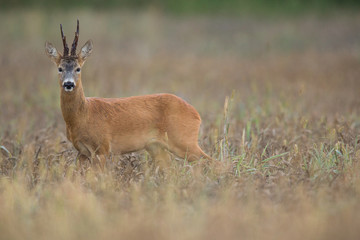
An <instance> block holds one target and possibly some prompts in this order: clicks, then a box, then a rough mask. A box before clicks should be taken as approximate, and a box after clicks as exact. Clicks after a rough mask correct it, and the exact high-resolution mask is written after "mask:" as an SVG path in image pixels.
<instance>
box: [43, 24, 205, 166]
mask: <svg viewBox="0 0 360 240" xmlns="http://www.w3.org/2000/svg"><path fill="white" fill-rule="evenodd" d="M60 30H61V37H62V42H63V45H64V53H63V54H62V55H61V54H60V53H59V52H58V51H57V50H56V48H55V47H54V46H53V45H52V44H51V43H49V42H46V43H45V50H46V54H47V56H48V57H49V58H50V59H51V60H52V61H53V62H54V63H55V64H56V66H57V68H58V76H59V80H60V81H59V84H60V89H61V97H60V101H61V110H62V114H63V117H64V120H65V123H66V136H67V138H68V139H69V140H70V141H71V142H72V143H73V145H74V147H75V148H76V149H77V150H78V151H79V158H80V161H81V162H83V161H84V160H87V159H89V160H90V161H91V162H92V161H93V159H95V157H97V160H98V161H99V164H100V167H101V168H102V169H103V168H104V164H105V162H106V157H107V156H109V154H112V153H114V154H123V153H128V152H133V151H137V150H141V149H146V150H147V151H148V152H149V154H150V156H151V157H152V158H153V159H156V160H158V159H164V157H165V158H169V156H168V152H167V151H170V152H172V153H173V154H175V155H176V156H178V157H181V158H186V159H187V160H188V161H193V160H197V159H200V158H201V157H204V158H206V159H208V160H211V157H209V156H208V155H207V154H205V153H204V152H203V151H202V150H201V148H200V147H199V145H198V133H199V127H200V123H201V119H200V116H199V114H198V112H197V111H196V110H195V109H194V107H192V106H191V105H190V104H188V103H186V102H185V101H184V100H182V99H181V98H179V97H177V96H175V95H171V94H153V95H145V96H136V97H128V98H97V97H88V98H86V97H85V96H84V91H83V87H82V82H81V68H82V66H83V65H84V62H85V60H86V59H87V58H88V57H89V56H90V54H91V52H92V49H93V44H92V42H91V40H89V41H87V42H86V43H85V45H84V46H83V47H82V48H81V51H80V52H79V53H78V54H77V53H76V46H77V43H78V40H79V20H78V21H77V30H76V32H75V38H74V41H73V43H72V47H71V52H70V54H69V48H68V45H67V43H66V37H65V36H64V33H63V31H62V25H61V24H60ZM98 157H99V158H98Z"/></svg>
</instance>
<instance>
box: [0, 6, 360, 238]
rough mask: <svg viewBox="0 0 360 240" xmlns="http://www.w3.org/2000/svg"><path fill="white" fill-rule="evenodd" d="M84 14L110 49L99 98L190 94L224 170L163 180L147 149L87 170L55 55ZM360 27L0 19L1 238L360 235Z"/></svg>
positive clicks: (94, 77) (91, 70)
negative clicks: (53, 49) (79, 163)
mask: <svg viewBox="0 0 360 240" xmlns="http://www.w3.org/2000/svg"><path fill="white" fill-rule="evenodd" d="M76 18H79V19H80V31H81V33H80V44H83V43H84V42H85V41H86V40H87V39H88V38H92V40H93V41H94V45H95V49H94V53H93V56H92V57H91V58H90V59H89V61H88V62H87V64H86V66H85V68H84V70H83V78H84V79H83V84H84V88H85V92H86V95H88V96H102V97H118V96H131V95H141V94H146V93H155V92H171V93H175V94H177V95H179V96H181V97H183V98H184V99H186V100H187V101H189V102H190V103H191V104H193V105H194V106H195V107H196V108H197V109H198V110H199V112H200V113H201V116H202V118H203V125H202V129H201V133H200V144H201V146H202V147H203V148H204V150H205V151H206V152H207V153H209V154H210V155H212V156H213V157H214V158H216V159H217V161H220V162H221V163H222V164H223V165H224V167H223V168H222V169H220V170H216V169H214V168H213V167H212V166H209V167H205V168H204V169H201V168H200V167H199V166H197V164H194V165H189V164H188V163H186V162H185V163H184V162H183V161H180V160H174V161H173V162H172V164H171V168H170V169H169V170H168V171H167V172H166V173H165V174H159V173H158V172H157V171H156V166H154V165H153V164H152V163H151V160H150V159H149V157H148V155H147V154H146V153H145V152H141V153H134V154H129V155H126V156H116V157H115V158H114V162H110V161H109V162H108V166H107V170H106V171H105V172H104V173H97V172H94V171H93V170H92V169H89V170H88V171H87V172H86V173H85V174H81V173H79V171H78V169H77V168H76V166H75V165H74V159H75V157H76V151H75V150H74V149H73V147H72V145H71V144H70V143H69V142H68V141H67V140H66V137H65V135H64V133H65V129H64V127H65V126H64V122H63V120H62V116H61V112H60V108H59V89H58V83H57V79H56V74H55V67H54V66H53V65H52V64H51V63H50V62H49V60H48V59H47V58H46V56H45V54H44V50H43V45H44V42H45V40H49V41H51V42H53V43H54V44H55V45H56V46H57V47H59V48H60V47H61V40H60V37H59V29H58V24H59V23H63V26H64V30H65V32H66V34H67V35H68V38H72V35H71V33H72V32H73V31H74V27H75V23H76ZM359 27H360V18H359V17H358V16H355V15H348V16H345V15H333V16H327V17H323V18H317V17H314V16H304V17H301V18H296V19H273V20H271V19H251V18H250V17H247V18H241V17H239V18H231V19H230V18H226V17H214V18H210V17H191V18H182V17H170V16H164V15H161V14H159V13H157V12H144V13H131V12H103V13H95V12H89V11H81V12H71V11H70V12H66V13H60V12H53V13H44V12H40V11H35V10H33V11H14V12H1V14H0V29H2V31H1V33H0V42H1V45H0V83H1V88H0V109H1V111H0V123H1V125H0V146H1V149H0V151H1V153H0V177H1V180H0V204H1V206H2V207H1V208H0V234H1V235H0V236H1V238H2V239H359V237H360V230H359V228H358V226H359V224H360V201H359V197H360V177H359V174H360V167H359V166H360V165H359V157H360V148H359V139H360V125H359V123H360V118H359V110H360V109H359V106H360V98H358V89H360V82H359V81H358V80H359V79H358V78H359V76H360V61H359V60H360V58H359V56H360V55H359V53H360V51H359V50H360V45H359V44H360V35H359V33H358V29H359ZM224 103H225V104H224ZM224 105H225V106H224Z"/></svg>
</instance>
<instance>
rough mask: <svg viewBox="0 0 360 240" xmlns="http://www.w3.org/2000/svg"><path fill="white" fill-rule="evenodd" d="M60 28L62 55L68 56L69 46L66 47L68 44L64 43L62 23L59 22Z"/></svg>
mask: <svg viewBox="0 0 360 240" xmlns="http://www.w3.org/2000/svg"><path fill="white" fill-rule="evenodd" d="M60 30H61V38H62V41H63V45H64V56H68V55H69V48H68V45H67V43H66V36H64V33H63V29H62V24H60Z"/></svg>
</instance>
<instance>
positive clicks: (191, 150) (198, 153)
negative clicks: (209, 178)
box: [169, 143, 213, 162]
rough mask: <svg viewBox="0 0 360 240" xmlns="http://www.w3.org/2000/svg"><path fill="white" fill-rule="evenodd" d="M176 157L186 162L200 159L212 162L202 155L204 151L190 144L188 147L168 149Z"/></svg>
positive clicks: (207, 156)
mask: <svg viewBox="0 0 360 240" xmlns="http://www.w3.org/2000/svg"><path fill="white" fill-rule="evenodd" d="M169 150H170V151H171V152H172V153H174V154H175V155H176V156H178V157H180V158H183V159H186V160H187V161H188V162H193V161H197V160H199V159H201V158H204V159H206V160H210V161H212V160H213V159H212V158H211V157H210V156H209V155H207V154H206V153H204V151H203V150H202V149H201V148H200V147H199V145H198V144H197V143H196V144H192V145H190V146H185V145H180V146H173V147H171V148H170V149H169Z"/></svg>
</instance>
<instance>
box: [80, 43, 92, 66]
mask: <svg viewBox="0 0 360 240" xmlns="http://www.w3.org/2000/svg"><path fill="white" fill-rule="evenodd" d="M92 50H93V43H92V41H91V40H88V41H87V42H86V43H85V44H84V46H83V47H82V48H81V51H80V52H79V55H78V56H79V60H80V61H81V62H85V60H86V58H88V57H89V56H90V55H91V52H92Z"/></svg>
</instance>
